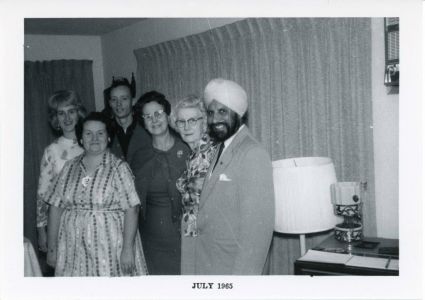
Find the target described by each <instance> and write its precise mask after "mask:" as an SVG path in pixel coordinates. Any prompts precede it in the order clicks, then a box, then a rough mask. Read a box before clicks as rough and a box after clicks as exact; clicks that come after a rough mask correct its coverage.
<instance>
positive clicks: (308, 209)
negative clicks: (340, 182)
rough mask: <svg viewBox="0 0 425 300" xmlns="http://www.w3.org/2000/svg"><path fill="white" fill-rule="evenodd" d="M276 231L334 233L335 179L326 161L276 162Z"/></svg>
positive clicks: (337, 219)
mask: <svg viewBox="0 0 425 300" xmlns="http://www.w3.org/2000/svg"><path fill="white" fill-rule="evenodd" d="M273 179H274V190H275V201H276V202H275V204H276V208H275V209H276V215H275V231H277V232H281V233H290V234H306V233H314V232H320V231H325V230H329V229H332V228H333V227H334V226H335V224H337V223H338V222H339V221H340V220H341V219H340V218H339V217H337V216H336V215H334V212H333V206H332V202H331V188H330V186H331V184H332V183H335V182H336V181H337V180H336V175H335V168H334V165H333V163H332V160H331V159H330V158H327V157H300V158H290V159H283V160H278V161H274V162H273Z"/></svg>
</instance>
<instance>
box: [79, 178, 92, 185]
mask: <svg viewBox="0 0 425 300" xmlns="http://www.w3.org/2000/svg"><path fill="white" fill-rule="evenodd" d="M90 181H91V177H90V176H86V177H83V179H81V184H82V185H83V186H84V187H87V186H88V185H89V183H90Z"/></svg>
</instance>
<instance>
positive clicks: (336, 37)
mask: <svg viewBox="0 0 425 300" xmlns="http://www.w3.org/2000/svg"><path fill="white" fill-rule="evenodd" d="M206 22H207V20H206ZM135 55H136V58H137V64H138V81H139V82H138V84H139V86H140V87H141V90H142V93H143V92H147V91H150V90H157V91H160V92H161V93H164V94H165V95H166V97H167V99H169V100H170V102H172V103H174V102H175V101H176V100H177V99H179V98H181V97H184V96H186V95H188V94H198V95H202V91H203V89H204V87H205V85H206V84H207V83H208V81H209V80H211V79H212V78H215V77H223V78H227V79H231V80H234V81H236V82H238V83H239V84H240V85H241V86H242V87H244V88H245V90H246V91H247V94H248V98H249V111H248V116H249V118H248V120H249V121H248V125H249V128H250V130H251V131H252V132H253V134H254V136H255V137H256V138H257V139H258V140H259V141H261V143H262V144H263V145H264V146H265V147H266V149H267V150H268V151H269V153H270V156H271V157H272V160H279V159H284V158H290V157H300V156H327V157H330V158H331V159H332V160H333V162H334V164H335V167H336V173H337V178H338V181H363V182H367V198H366V199H365V205H364V226H365V235H368V236H376V218H375V201H374V178H373V176H374V169H373V135H372V100H371V99H372V92H371V20H370V19H369V18H261V19H245V20H242V21H239V22H236V23H233V24H230V25H226V26H223V27H220V28H215V29H211V30H209V31H207V32H203V33H200V34H196V35H192V36H188V37H184V38H180V39H177V40H173V41H167V42H164V43H161V44H157V45H154V46H150V47H147V48H142V49H137V50H135ZM260 203H261V199H259V205H260ZM306 209H308V208H306ZM325 236H326V235H324V234H322V235H314V237H310V238H307V246H313V245H314V244H315V243H317V242H319V241H320V240H322V239H323V238H325ZM299 256H300V249H299V242H298V237H297V236H289V235H282V234H275V236H274V238H273V243H272V247H271V251H270V255H269V260H268V262H269V268H268V273H269V274H292V273H293V262H294V261H295V260H296V258H298V257H299Z"/></svg>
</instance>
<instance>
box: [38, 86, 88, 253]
mask: <svg viewBox="0 0 425 300" xmlns="http://www.w3.org/2000/svg"><path fill="white" fill-rule="evenodd" d="M85 111H86V110H85V108H84V107H83V105H82V104H81V101H80V99H79V97H78V95H77V93H76V92H74V91H71V90H62V91H57V92H55V93H54V94H53V95H52V96H51V97H50V98H49V100H48V112H49V121H50V125H51V127H52V128H53V130H54V131H55V133H57V135H59V138H57V139H56V140H54V141H53V143H51V144H50V145H49V146H47V147H46V149H45V150H44V153H43V157H42V159H41V165H40V177H39V180H38V190H37V233H38V248H39V250H40V251H42V252H47V214H48V213H47V212H48V208H49V205H48V204H47V202H45V199H46V193H47V191H48V190H49V189H50V187H51V185H52V183H53V182H54V180H55V179H56V177H57V176H58V175H59V172H60V171H61V170H62V167H63V165H64V164H65V162H67V161H68V160H70V159H72V158H74V157H76V156H78V155H80V154H81V153H83V148H81V147H80V145H78V143H77V138H76V135H75V126H76V125H77V123H78V122H79V121H81V119H82V118H83V117H84V116H85Z"/></svg>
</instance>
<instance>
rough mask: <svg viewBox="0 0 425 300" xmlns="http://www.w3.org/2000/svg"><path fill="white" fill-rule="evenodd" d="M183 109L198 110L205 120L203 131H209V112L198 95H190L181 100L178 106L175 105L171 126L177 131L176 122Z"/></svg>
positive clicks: (171, 116)
mask: <svg viewBox="0 0 425 300" xmlns="http://www.w3.org/2000/svg"><path fill="white" fill-rule="evenodd" d="M182 108H197V109H199V111H200V112H201V114H202V117H203V118H204V128H203V131H204V132H206V131H207V110H206V108H205V104H204V101H202V99H201V98H199V97H198V96H196V95H188V96H186V97H184V98H183V99H180V100H179V101H178V102H177V103H176V105H174V107H173V110H172V111H171V115H170V119H171V124H170V126H171V127H172V128H173V129H175V130H177V127H176V121H177V114H178V112H179V110H180V109H182Z"/></svg>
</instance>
